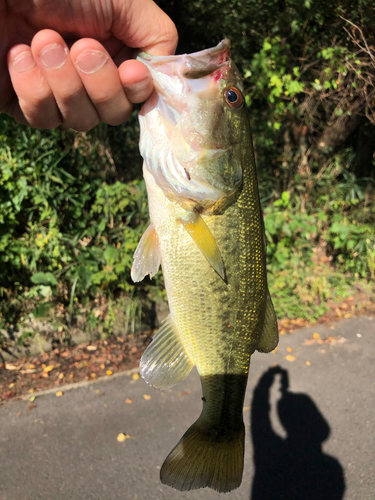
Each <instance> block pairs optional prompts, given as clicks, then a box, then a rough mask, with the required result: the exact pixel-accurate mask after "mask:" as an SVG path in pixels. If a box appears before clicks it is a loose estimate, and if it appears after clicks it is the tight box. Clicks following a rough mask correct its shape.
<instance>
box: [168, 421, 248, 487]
mask: <svg viewBox="0 0 375 500" xmlns="http://www.w3.org/2000/svg"><path fill="white" fill-rule="evenodd" d="M244 449H245V427H244V425H243V424H242V428H241V429H240V430H239V431H238V432H236V433H231V434H228V433H227V432H225V433H224V434H220V435H218V433H217V432H215V433H212V434H210V433H208V432H207V431H205V432H202V430H201V429H200V425H199V419H198V421H197V422H195V423H194V424H193V425H192V426H191V427H190V428H189V429H188V430H187V431H186V432H185V434H184V435H183V437H182V438H181V440H180V441H179V443H178V444H177V445H176V446H175V447H174V448H173V450H172V451H171V453H170V454H169V455H168V457H167V458H166V460H165V462H164V464H163V466H162V468H161V471H160V480H161V482H162V483H164V484H167V485H169V486H172V487H173V488H176V489H177V490H180V491H188V490H195V489H198V488H206V487H207V488H212V489H214V490H217V491H219V492H221V493H227V492H228V491H231V490H234V489H235V488H238V487H239V486H240V484H241V481H242V473H243V462H244Z"/></svg>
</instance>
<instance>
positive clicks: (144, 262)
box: [130, 224, 161, 283]
mask: <svg viewBox="0 0 375 500" xmlns="http://www.w3.org/2000/svg"><path fill="white" fill-rule="evenodd" d="M133 258H134V262H133V266H132V269H131V272H130V275H131V278H132V280H133V281H134V283H136V282H137V281H142V280H143V278H144V277H145V276H147V274H148V275H149V276H150V278H152V277H153V276H155V274H156V273H157V272H158V270H159V267H160V263H161V254H160V249H159V244H158V237H157V234H156V231H155V228H154V226H153V225H152V224H150V225H149V226H148V228H147V229H146V231H145V232H144V233H143V236H142V238H141V239H140V241H139V243H138V246H137V249H136V251H135V252H134V255H133Z"/></svg>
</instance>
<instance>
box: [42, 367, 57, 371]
mask: <svg viewBox="0 0 375 500" xmlns="http://www.w3.org/2000/svg"><path fill="white" fill-rule="evenodd" d="M54 368H55V367H54V366H53V365H49V366H46V367H45V368H43V371H44V372H51V371H52V370H53V369H54Z"/></svg>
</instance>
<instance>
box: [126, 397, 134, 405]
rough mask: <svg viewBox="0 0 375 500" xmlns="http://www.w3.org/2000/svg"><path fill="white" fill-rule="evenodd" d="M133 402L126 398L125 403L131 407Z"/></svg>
mask: <svg viewBox="0 0 375 500" xmlns="http://www.w3.org/2000/svg"><path fill="white" fill-rule="evenodd" d="M132 402H133V401H132V400H131V399H130V398H126V399H125V403H128V405H131V404H132Z"/></svg>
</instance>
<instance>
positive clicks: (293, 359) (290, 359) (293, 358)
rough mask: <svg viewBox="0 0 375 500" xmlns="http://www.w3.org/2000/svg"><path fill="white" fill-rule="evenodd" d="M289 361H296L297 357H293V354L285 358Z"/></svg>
mask: <svg viewBox="0 0 375 500" xmlns="http://www.w3.org/2000/svg"><path fill="white" fill-rule="evenodd" d="M285 359H286V360H287V361H295V360H296V357H295V356H292V355H291V354H288V356H286V358H285Z"/></svg>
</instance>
